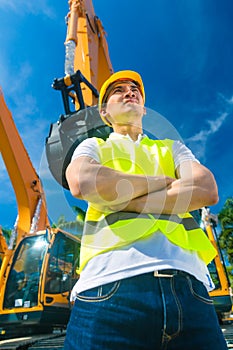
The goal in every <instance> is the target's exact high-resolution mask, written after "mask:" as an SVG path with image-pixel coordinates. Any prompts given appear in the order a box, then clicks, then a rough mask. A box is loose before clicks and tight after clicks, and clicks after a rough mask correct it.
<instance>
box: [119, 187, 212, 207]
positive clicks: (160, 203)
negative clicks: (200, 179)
mask: <svg viewBox="0 0 233 350" xmlns="http://www.w3.org/2000/svg"><path fill="white" fill-rule="evenodd" d="M213 191H215V189H214V188H213ZM216 202H217V200H213V197H212V196H211V195H210V193H209V191H207V190H206V189H205V188H203V187H200V186H197V185H195V184H187V183H184V182H181V181H180V180H177V181H174V182H173V183H172V184H171V186H170V187H169V188H167V189H166V188H165V189H162V190H161V191H157V192H152V193H149V194H147V195H144V196H141V197H138V198H135V199H133V200H132V201H131V202H130V203H128V204H127V205H126V206H125V207H123V206H122V207H121V210H123V211H133V212H138V213H151V214H181V213H185V212H189V211H192V210H196V209H199V208H201V207H203V206H209V205H213V204H216ZM115 209H116V208H115Z"/></svg>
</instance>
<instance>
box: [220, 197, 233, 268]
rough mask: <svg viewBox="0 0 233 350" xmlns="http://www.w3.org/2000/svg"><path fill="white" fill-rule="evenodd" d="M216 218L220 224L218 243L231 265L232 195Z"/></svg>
mask: <svg viewBox="0 0 233 350" xmlns="http://www.w3.org/2000/svg"><path fill="white" fill-rule="evenodd" d="M218 219H219V223H220V225H221V233H220V235H219V244H220V247H221V249H224V251H225V252H226V255H227V258H228V261H229V263H230V264H231V265H233V197H231V198H228V199H227V200H226V202H225V204H224V206H223V208H222V210H221V211H220V213H219V214H218Z"/></svg>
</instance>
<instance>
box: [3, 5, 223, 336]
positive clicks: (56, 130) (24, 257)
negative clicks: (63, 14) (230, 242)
mask: <svg viewBox="0 0 233 350" xmlns="http://www.w3.org/2000/svg"><path fill="white" fill-rule="evenodd" d="M112 73H113V69H112V65H111V61H110V58H109V52H108V45H107V41H106V35H105V31H104V28H103V26H102V23H101V21H100V19H99V18H98V17H97V16H96V15H95V11H94V8H93V4H92V1H91V0H70V1H69V13H68V15H67V37H66V41H65V76H64V77H62V78H58V79H55V80H54V82H53V88H54V89H56V90H58V91H60V92H61V95H62V100H63V105H64V113H63V114H62V115H61V116H60V117H59V119H58V120H57V121H56V122H54V123H53V124H51V126H50V131H49V135H48V137H47V139H46V156H47V160H48V166H49V169H50V171H51V173H52V175H53V177H54V178H55V180H56V182H57V183H58V184H59V185H61V186H62V187H63V188H65V189H68V185H67V182H66V179H65V176H64V174H65V170H66V167H67V165H68V163H69V161H70V158H71V155H72V152H73V150H74V148H75V147H76V146H77V145H78V144H79V143H80V142H81V141H82V140H83V139H85V138H86V137H90V136H97V137H102V138H104V139H105V138H106V137H107V136H108V134H109V133H110V131H111V129H110V128H109V127H108V126H106V125H105V124H103V122H102V121H101V118H99V115H98V111H97V109H96V107H95V106H96V104H97V99H98V90H99V89H100V86H101V85H102V83H103V82H104V81H105V80H106V79H107V78H108V77H109V76H110V75H111V74H112ZM0 134H1V137H0V151H1V153H2V157H3V160H4V163H5V165H6V169H7V171H8V174H9V177H10V180H11V182H12V185H13V188H14V191H15V196H16V201H17V205H18V218H17V220H16V223H15V226H14V229H13V232H12V236H11V240H10V244H9V245H7V244H6V241H5V239H4V236H3V235H2V232H1V231H0V257H1V270H0V337H10V336H12V335H15V334H26V333H38V332H40V333H41V332H51V331H52V329H53V328H55V327H59V328H62V327H64V328H65V327H66V324H67V321H68V318H69V315H70V309H71V305H70V302H69V295H70V291H71V289H72V287H73V285H74V283H75V282H76V281H77V279H78V277H79V276H78V275H77V274H76V271H77V267H78V263H79V248H80V239H79V234H81V231H82V226H81V225H79V226H78V227H79V228H78V230H77V235H72V234H70V233H68V232H65V231H63V230H61V229H59V228H53V227H51V223H50V221H49V215H48V213H47V205H46V198H45V193H44V190H43V186H42V182H41V179H40V178H39V176H38V175H37V173H36V171H35V169H34V167H33V165H32V163H31V161H30V159H29V157H28V154H27V151H26V150H25V148H24V145H23V143H22V140H21V138H20V136H19V134H18V131H17V129H16V126H15V124H14V121H13V119H12V116H11V113H10V112H9V110H8V108H7V106H6V104H5V101H4V98H3V94H2V92H1V93H0ZM206 232H207V235H208V236H209V235H210V234H209V232H208V230H206ZM211 239H212V238H211ZM213 240H214V241H215V238H214V239H213ZM220 264H221V261H220V262H219V261H217V260H216V264H215V267H216V266H217V269H216V271H217V273H218V271H219V267H220ZM224 273H225V272H223V274H224ZM224 293H225V296H226V299H225V301H224V302H225V304H224V305H225V309H226V308H227V309H228V308H229V305H228V304H227V302H228V301H229V282H228V281H226V283H225V285H224ZM225 309H224V310H225Z"/></svg>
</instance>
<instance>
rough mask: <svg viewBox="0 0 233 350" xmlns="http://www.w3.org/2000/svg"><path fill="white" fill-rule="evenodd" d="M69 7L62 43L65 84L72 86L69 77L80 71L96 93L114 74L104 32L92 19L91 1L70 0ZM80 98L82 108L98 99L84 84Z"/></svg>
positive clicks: (94, 18) (99, 23)
mask: <svg viewBox="0 0 233 350" xmlns="http://www.w3.org/2000/svg"><path fill="white" fill-rule="evenodd" d="M69 6H70V12H69V13H68V16H67V36H66V41H65V47H66V56H65V74H66V77H65V80H64V81H65V84H66V85H67V86H70V85H72V81H71V79H70V75H72V74H73V73H75V72H77V71H80V72H81V74H82V75H83V76H84V77H85V79H86V80H87V81H88V82H89V83H90V84H91V85H92V86H93V87H95V88H96V89H97V90H99V89H100V87H101V85H102V84H103V82H104V81H105V80H106V79H107V78H108V77H109V76H110V75H111V74H112V73H113V69H112V65H111V61H110V58H109V52H108V45H107V41H106V37H105V31H104V28H103V26H102V23H101V21H100V19H99V18H98V17H97V16H96V15H95V11H94V8H93V4H92V1H91V0H70V1H69ZM82 94H83V100H84V104H85V106H93V105H95V104H96V103H97V97H98V96H95V95H94V94H93V91H92V90H91V89H90V88H88V87H87V86H85V84H82ZM74 98H75V103H76V110H78V109H79V108H80V105H79V102H78V101H77V98H76V96H74Z"/></svg>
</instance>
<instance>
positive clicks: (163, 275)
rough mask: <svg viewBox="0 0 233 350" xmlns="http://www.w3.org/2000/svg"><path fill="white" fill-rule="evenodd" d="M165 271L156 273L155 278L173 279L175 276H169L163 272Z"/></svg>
mask: <svg viewBox="0 0 233 350" xmlns="http://www.w3.org/2000/svg"><path fill="white" fill-rule="evenodd" d="M162 271H163V270H161V273H160V271H159V270H156V271H154V277H165V278H172V277H173V275H168V274H165V273H163V272H162Z"/></svg>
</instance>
